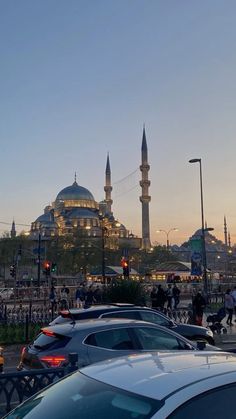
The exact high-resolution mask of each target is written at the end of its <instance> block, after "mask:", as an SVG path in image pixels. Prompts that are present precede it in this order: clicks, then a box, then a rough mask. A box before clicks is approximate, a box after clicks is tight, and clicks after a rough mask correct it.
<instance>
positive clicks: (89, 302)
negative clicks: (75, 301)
mask: <svg viewBox="0 0 236 419" xmlns="http://www.w3.org/2000/svg"><path fill="white" fill-rule="evenodd" d="M94 302H95V300H94V291H93V286H92V285H90V287H89V289H88V291H87V294H86V297H85V305H86V307H90V306H91V305H92V304H93V303H94Z"/></svg>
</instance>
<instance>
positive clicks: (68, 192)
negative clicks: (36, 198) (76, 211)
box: [56, 180, 94, 201]
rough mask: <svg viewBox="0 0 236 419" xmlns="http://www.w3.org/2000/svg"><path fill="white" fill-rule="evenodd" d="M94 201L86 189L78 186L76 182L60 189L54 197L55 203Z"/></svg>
mask: <svg viewBox="0 0 236 419" xmlns="http://www.w3.org/2000/svg"><path fill="white" fill-rule="evenodd" d="M81 200H86V201H94V197H93V195H92V194H91V192H89V190H88V189H86V188H84V187H83V186H80V185H78V183H77V182H76V180H75V181H74V183H73V185H71V186H67V187H66V188H64V189H62V190H61V191H60V192H59V194H58V195H57V197H56V201H81Z"/></svg>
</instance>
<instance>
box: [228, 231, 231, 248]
mask: <svg viewBox="0 0 236 419" xmlns="http://www.w3.org/2000/svg"><path fill="white" fill-rule="evenodd" d="M228 246H229V248H230V247H231V237H230V232H229V234H228Z"/></svg>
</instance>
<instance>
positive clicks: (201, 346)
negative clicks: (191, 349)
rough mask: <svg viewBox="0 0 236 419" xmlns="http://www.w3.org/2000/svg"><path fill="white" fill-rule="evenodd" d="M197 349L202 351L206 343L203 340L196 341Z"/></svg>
mask: <svg viewBox="0 0 236 419" xmlns="http://www.w3.org/2000/svg"><path fill="white" fill-rule="evenodd" d="M197 348H198V349H199V351H203V350H204V349H205V348H206V342H204V341H203V340H198V341H197Z"/></svg>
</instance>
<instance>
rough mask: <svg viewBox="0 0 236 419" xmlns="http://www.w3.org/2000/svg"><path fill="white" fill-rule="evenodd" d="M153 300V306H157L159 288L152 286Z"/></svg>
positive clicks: (151, 295) (151, 296)
mask: <svg viewBox="0 0 236 419" xmlns="http://www.w3.org/2000/svg"><path fill="white" fill-rule="evenodd" d="M150 298H151V302H152V308H154V309H156V308H157V288H156V287H152V291H151V294H150Z"/></svg>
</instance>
